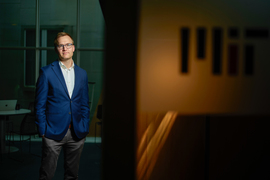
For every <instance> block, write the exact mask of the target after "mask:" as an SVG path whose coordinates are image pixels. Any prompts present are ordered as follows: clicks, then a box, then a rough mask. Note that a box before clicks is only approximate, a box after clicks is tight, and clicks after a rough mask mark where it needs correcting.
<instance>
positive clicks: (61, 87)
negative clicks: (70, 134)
mask: <svg viewBox="0 0 270 180" xmlns="http://www.w3.org/2000/svg"><path fill="white" fill-rule="evenodd" d="M74 74H75V84H74V90H73V93H72V97H71V98H70V97H69V94H68V90H67V87H66V83H65V79H64V76H63V74H62V71H61V69H60V66H59V61H58V60H57V61H54V62H53V63H52V64H49V65H47V66H45V67H42V68H41V69H40V74H39V78H38V81H37V84H36V98H35V111H36V124H37V125H38V130H39V134H40V136H42V135H45V137H47V138H50V139H54V140H62V139H63V137H64V136H65V135H66V133H67V130H68V128H69V125H70V123H71V120H72V124H73V129H74V131H75V134H76V136H77V137H78V138H79V139H81V138H84V137H85V136H86V135H87V134H88V132H89V104H88V103H89V97H88V78H87V73H86V71H85V70H83V69H82V68H80V67H79V66H77V65H76V64H74Z"/></svg>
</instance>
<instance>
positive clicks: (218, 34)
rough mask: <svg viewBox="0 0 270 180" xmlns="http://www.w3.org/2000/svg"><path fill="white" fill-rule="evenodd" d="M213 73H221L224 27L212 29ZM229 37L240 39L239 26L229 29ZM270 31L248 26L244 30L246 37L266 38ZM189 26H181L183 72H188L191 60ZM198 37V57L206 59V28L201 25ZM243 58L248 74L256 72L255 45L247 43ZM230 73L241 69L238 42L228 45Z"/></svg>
mask: <svg viewBox="0 0 270 180" xmlns="http://www.w3.org/2000/svg"><path fill="white" fill-rule="evenodd" d="M211 33H212V55H211V58H212V73H213V74H215V75H219V74H221V69H222V55H223V52H222V51H223V36H224V32H223V29H222V28H218V27H217V28H213V29H212V32H211ZM227 35H228V38H230V39H239V38H240V33H239V30H238V29H237V28H229V29H228V34H227ZM268 35H269V32H268V29H259V28H247V29H245V30H244V38H245V39H251V38H253V39H254V38H256V39H265V38H268ZM189 36H190V29H189V28H181V31H180V37H181V52H182V54H181V60H180V61H181V65H182V66H181V72H182V73H187V72H188V64H189V63H188V61H189ZM196 36H197V37H196V38H197V47H196V48H197V58H198V59H202V60H204V59H205V52H206V28H204V27H200V28H197V30H196ZM243 52H244V54H243V58H244V73H245V74H246V75H252V74H253V73H254V72H253V71H254V70H253V66H254V45H251V44H246V45H244V49H243ZM227 53H228V74H230V75H237V74H238V71H239V67H238V64H239V45H238V44H229V45H228V52H227Z"/></svg>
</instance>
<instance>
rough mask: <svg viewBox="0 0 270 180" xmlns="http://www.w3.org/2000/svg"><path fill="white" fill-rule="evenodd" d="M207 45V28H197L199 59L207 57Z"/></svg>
mask: <svg viewBox="0 0 270 180" xmlns="http://www.w3.org/2000/svg"><path fill="white" fill-rule="evenodd" d="M205 47H206V30H205V28H198V29H197V57H198V58H199V59H204V58H205V49H206V48H205Z"/></svg>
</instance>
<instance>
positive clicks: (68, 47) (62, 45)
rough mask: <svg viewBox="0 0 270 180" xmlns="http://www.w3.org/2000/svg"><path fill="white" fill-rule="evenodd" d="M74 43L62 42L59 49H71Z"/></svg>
mask: <svg viewBox="0 0 270 180" xmlns="http://www.w3.org/2000/svg"><path fill="white" fill-rule="evenodd" d="M72 45H74V44H72V43H67V44H60V45H57V49H64V47H65V48H66V49H70V48H71V47H72Z"/></svg>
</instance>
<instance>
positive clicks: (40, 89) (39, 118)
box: [35, 69, 49, 136]
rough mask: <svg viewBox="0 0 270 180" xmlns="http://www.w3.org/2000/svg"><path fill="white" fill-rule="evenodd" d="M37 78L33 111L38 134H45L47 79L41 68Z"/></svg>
mask: <svg viewBox="0 0 270 180" xmlns="http://www.w3.org/2000/svg"><path fill="white" fill-rule="evenodd" d="M39 74H40V75H39V78H38V81H37V83H36V97H35V112H36V124H37V126H38V130H39V135H40V136H42V135H44V134H45V130H46V113H45V111H46V102H47V96H48V89H49V88H48V79H47V77H46V74H45V72H44V70H43V69H40V73H39Z"/></svg>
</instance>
